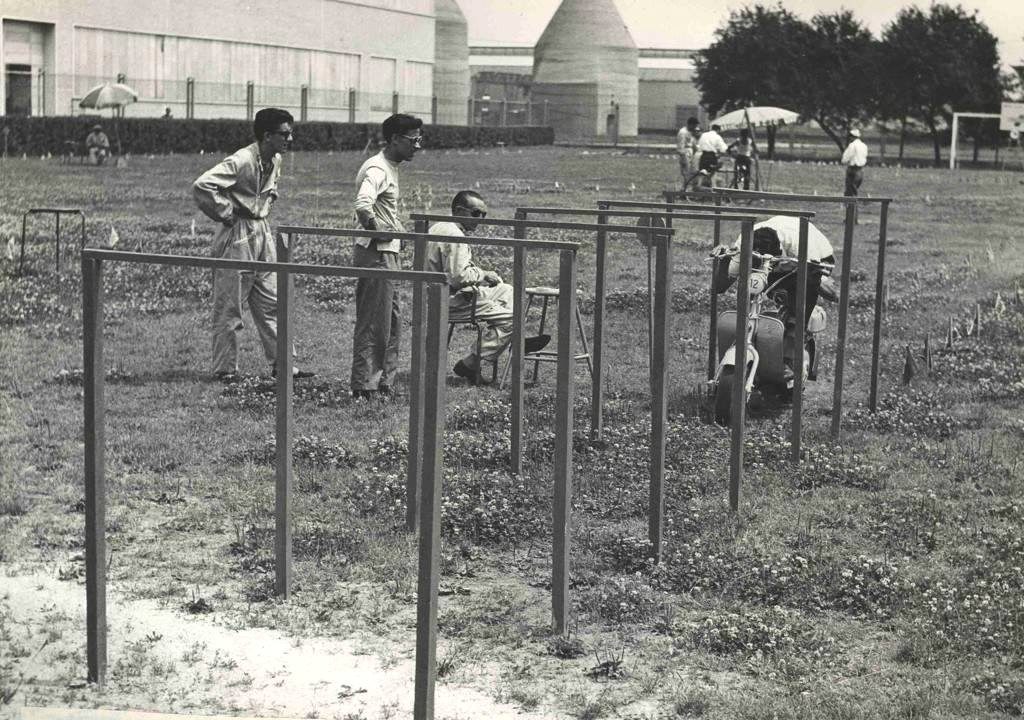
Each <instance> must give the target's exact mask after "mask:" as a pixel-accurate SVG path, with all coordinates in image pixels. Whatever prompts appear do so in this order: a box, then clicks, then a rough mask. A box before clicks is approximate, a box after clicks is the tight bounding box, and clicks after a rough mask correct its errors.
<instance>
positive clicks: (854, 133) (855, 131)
mask: <svg viewBox="0 0 1024 720" xmlns="http://www.w3.org/2000/svg"><path fill="white" fill-rule="evenodd" d="M850 137H855V138H859V137H860V130H858V129H857V128H853V129H852V130H850Z"/></svg>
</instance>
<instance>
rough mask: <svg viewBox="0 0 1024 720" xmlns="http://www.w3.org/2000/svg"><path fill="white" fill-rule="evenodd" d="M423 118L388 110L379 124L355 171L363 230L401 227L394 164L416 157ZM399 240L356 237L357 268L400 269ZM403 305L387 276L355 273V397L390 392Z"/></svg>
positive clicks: (357, 207)
mask: <svg viewBox="0 0 1024 720" xmlns="http://www.w3.org/2000/svg"><path fill="white" fill-rule="evenodd" d="M422 128H423V121H422V120H420V119H419V118H416V117H413V116H412V115H403V114H398V115H392V116H391V117H389V118H388V119H387V120H385V121H384V123H383V125H382V126H381V130H382V134H383V136H384V141H385V142H386V143H387V144H386V145H385V146H384V149H383V150H381V151H380V152H379V153H377V154H376V155H374V156H373V157H371V158H370V159H368V160H367V161H366V162H364V163H363V165H362V167H360V168H359V173H358V174H357V175H356V188H357V190H356V202H355V211H356V219H357V220H358V221H359V224H360V226H362V227H363V228H365V229H366V230H392V231H395V232H404V231H405V228H404V226H403V225H402V222H401V220H399V219H398V198H399V189H398V180H399V178H398V166H399V165H401V164H402V163H403V162H408V161H410V160H412V159H413V157H415V155H416V153H417V151H419V149H420V146H421V144H422V142H423V133H422ZM401 251H402V244H401V242H400V241H399V240H394V239H390V238H383V239H376V238H357V239H356V241H355V247H354V248H353V249H352V264H353V265H355V266H356V267H365V268H377V269H380V270H399V269H400V267H401V266H400V263H399V258H398V256H399V253H400V252H401ZM401 313H402V308H401V306H400V305H399V303H398V293H397V292H396V288H395V284H394V283H393V282H391V281H390V280H377V279H370V278H359V281H358V282H357V283H356V327H355V332H354V333H353V334H352V376H351V379H350V381H349V385H350V387H351V390H352V397H354V398H357V399H366V398H372V397H374V396H377V395H380V396H388V395H390V394H391V382H392V379H393V378H394V374H395V368H396V366H397V365H398V337H399V334H400V332H401V329H402V324H401V319H402V317H401Z"/></svg>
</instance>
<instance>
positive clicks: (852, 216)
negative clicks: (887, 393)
mask: <svg viewBox="0 0 1024 720" xmlns="http://www.w3.org/2000/svg"><path fill="white" fill-rule="evenodd" d="M856 222H857V203H856V202H848V203H846V224H845V226H844V229H843V275H842V278H843V279H842V286H841V287H840V289H839V325H838V328H837V331H836V369H835V384H834V386H833V388H832V440H833V441H835V440H839V431H840V429H841V428H842V424H843V368H844V363H845V361H846V321H847V316H848V315H849V311H850V269H851V266H852V265H853V226H854V224H856Z"/></svg>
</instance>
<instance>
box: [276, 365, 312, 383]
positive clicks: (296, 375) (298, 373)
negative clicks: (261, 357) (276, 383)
mask: <svg viewBox="0 0 1024 720" xmlns="http://www.w3.org/2000/svg"><path fill="white" fill-rule="evenodd" d="M270 377H272V378H276V377H277V365H275V366H274V367H272V368H271V369H270ZM311 377H316V373H315V372H312V371H310V370H299V369H298V368H292V379H293V380H305V379H306V378H311Z"/></svg>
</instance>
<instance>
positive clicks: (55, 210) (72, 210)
mask: <svg viewBox="0 0 1024 720" xmlns="http://www.w3.org/2000/svg"><path fill="white" fill-rule="evenodd" d="M34 213H69V214H71V213H77V214H78V215H82V214H83V213H82V211H81V210H80V209H79V208H29V209H28V210H27V211H26V212H25V214H26V215H32V214H34Z"/></svg>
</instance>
